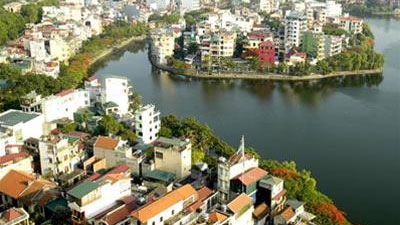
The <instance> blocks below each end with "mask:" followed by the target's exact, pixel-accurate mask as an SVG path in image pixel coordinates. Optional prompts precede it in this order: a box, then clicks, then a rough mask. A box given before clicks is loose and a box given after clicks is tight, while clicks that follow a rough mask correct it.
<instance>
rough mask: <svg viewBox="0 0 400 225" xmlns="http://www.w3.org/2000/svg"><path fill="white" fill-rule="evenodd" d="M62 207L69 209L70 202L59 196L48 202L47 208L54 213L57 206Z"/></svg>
mask: <svg viewBox="0 0 400 225" xmlns="http://www.w3.org/2000/svg"><path fill="white" fill-rule="evenodd" d="M61 207H63V208H66V209H68V202H67V200H65V199H64V198H57V199H55V200H53V201H51V202H49V203H47V204H46V208H48V209H49V210H50V211H52V212H54V213H56V212H57V208H61Z"/></svg>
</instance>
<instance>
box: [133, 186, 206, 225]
mask: <svg viewBox="0 0 400 225" xmlns="http://www.w3.org/2000/svg"><path fill="white" fill-rule="evenodd" d="M197 200H198V193H197V192H196V190H195V189H194V188H193V187H192V186H191V185H190V184H187V185H184V186H182V187H180V188H178V189H176V190H173V191H171V192H169V193H167V194H166V195H164V196H162V197H160V198H159V199H157V200H155V201H153V202H151V203H149V204H147V205H145V206H143V207H142V208H139V209H138V210H135V211H133V212H132V214H131V218H132V220H131V221H132V224H133V225H139V224H140V225H163V224H168V222H169V220H173V219H174V217H178V218H179V215H180V214H181V213H182V212H183V211H184V210H187V209H188V207H189V206H190V205H191V204H193V203H195V202H196V201H197ZM188 217H189V218H190V213H189V216H188ZM184 218H185V217H184ZM184 218H181V219H184ZM184 222H190V221H184V220H179V219H178V220H174V223H171V224H180V223H181V224H184Z"/></svg>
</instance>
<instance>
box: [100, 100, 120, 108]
mask: <svg viewBox="0 0 400 225" xmlns="http://www.w3.org/2000/svg"><path fill="white" fill-rule="evenodd" d="M103 107H104V108H106V109H107V108H115V107H118V105H117V103H115V102H106V103H104V104H103Z"/></svg>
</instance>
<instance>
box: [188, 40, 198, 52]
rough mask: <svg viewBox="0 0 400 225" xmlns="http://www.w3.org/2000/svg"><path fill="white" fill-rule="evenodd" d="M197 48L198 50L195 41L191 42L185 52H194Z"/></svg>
mask: <svg viewBox="0 0 400 225" xmlns="http://www.w3.org/2000/svg"><path fill="white" fill-rule="evenodd" d="M198 50H199V46H198V45H197V43H196V42H191V43H190V44H189V46H188V49H187V53H188V54H196V53H197V51H198Z"/></svg>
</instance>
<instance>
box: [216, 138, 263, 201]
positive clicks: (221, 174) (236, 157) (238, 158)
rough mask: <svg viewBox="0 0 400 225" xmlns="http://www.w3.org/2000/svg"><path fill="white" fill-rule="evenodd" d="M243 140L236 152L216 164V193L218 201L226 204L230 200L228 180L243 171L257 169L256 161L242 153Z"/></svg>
mask: <svg viewBox="0 0 400 225" xmlns="http://www.w3.org/2000/svg"><path fill="white" fill-rule="evenodd" d="M244 151H245V150H244V138H242V140H241V145H240V147H239V149H238V151H237V152H236V153H235V154H233V155H232V156H231V157H230V158H229V159H228V160H226V159H225V158H220V159H219V160H220V162H219V163H218V185H217V186H218V187H217V188H218V191H219V192H220V200H221V201H222V202H227V201H229V200H231V199H232V197H233V196H231V191H230V180H231V179H233V178H234V177H236V176H238V175H239V174H242V173H244V172H245V171H247V170H249V169H251V168H255V167H258V160H257V159H255V158H254V157H253V156H252V155H250V154H247V153H245V152H244Z"/></svg>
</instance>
